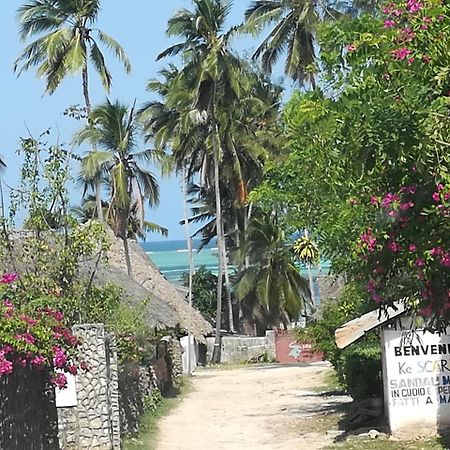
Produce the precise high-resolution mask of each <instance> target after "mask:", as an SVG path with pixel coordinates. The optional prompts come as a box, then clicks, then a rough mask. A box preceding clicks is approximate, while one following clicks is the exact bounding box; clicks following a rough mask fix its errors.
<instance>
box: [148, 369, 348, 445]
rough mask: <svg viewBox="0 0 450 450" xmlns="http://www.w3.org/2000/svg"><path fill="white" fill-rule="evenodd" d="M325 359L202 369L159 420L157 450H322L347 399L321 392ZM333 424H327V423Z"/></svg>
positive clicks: (329, 441)
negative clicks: (176, 404)
mask: <svg viewBox="0 0 450 450" xmlns="http://www.w3.org/2000/svg"><path fill="white" fill-rule="evenodd" d="M329 374H330V368H329V365H328V364H327V363H317V364H311V365H308V366H284V365H264V366H249V367H243V368H230V369H219V370H202V371H199V372H198V373H197V374H196V375H195V376H194V377H193V389H192V392H191V393H190V394H189V395H188V396H187V397H186V398H185V399H184V401H183V402H182V403H181V404H180V405H179V407H178V408H177V409H175V410H174V411H173V412H172V414H170V415H169V416H167V417H165V418H164V419H162V421H161V423H160V427H159V444H158V447H157V449H158V450H179V449H180V450H181V449H182V450H194V449H195V450H206V449H208V450H210V449H212V448H214V449H216V450H239V449H245V448H251V449H255V450H259V449H261V450H262V449H270V450H276V449H286V448H307V449H321V448H324V447H326V446H327V445H330V444H332V442H333V437H334V436H333V434H332V433H327V431H328V429H329V428H330V421H331V422H333V423H335V422H336V420H335V419H336V414H338V411H339V410H340V409H341V407H342V405H343V404H344V403H346V402H348V401H350V399H349V398H348V397H345V396H332V397H328V396H323V395H320V393H319V391H320V388H321V387H322V386H324V385H325V384H326V382H327V378H328V377H329ZM331 427H332V425H331Z"/></svg>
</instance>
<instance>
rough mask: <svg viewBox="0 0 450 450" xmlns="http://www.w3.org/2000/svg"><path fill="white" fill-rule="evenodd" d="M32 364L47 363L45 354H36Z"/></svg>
mask: <svg viewBox="0 0 450 450" xmlns="http://www.w3.org/2000/svg"><path fill="white" fill-rule="evenodd" d="M31 364H32V365H33V366H37V367H42V366H43V365H44V364H45V358H44V357H43V356H41V355H39V356H35V357H34V358H33V359H32V361H31Z"/></svg>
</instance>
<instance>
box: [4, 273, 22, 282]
mask: <svg viewBox="0 0 450 450" xmlns="http://www.w3.org/2000/svg"><path fill="white" fill-rule="evenodd" d="M18 278H19V276H18V275H17V273H5V274H3V276H2V277H1V278H0V284H12V283H14V281H16V280H17V279H18Z"/></svg>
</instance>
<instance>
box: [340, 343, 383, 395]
mask: <svg viewBox="0 0 450 450" xmlns="http://www.w3.org/2000/svg"><path fill="white" fill-rule="evenodd" d="M341 364H342V375H343V379H344V384H345V386H346V388H347V391H348V393H349V394H350V395H351V396H352V397H353V399H354V400H362V399H365V398H369V397H381V398H382V397H383V379H382V368H381V348H380V343H379V342H368V343H367V342H364V343H356V344H353V345H351V346H350V347H349V348H348V349H346V350H344V352H343V354H342V363H341Z"/></svg>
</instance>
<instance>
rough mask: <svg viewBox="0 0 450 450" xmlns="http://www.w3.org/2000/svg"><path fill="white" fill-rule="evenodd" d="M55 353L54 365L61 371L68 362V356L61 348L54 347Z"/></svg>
mask: <svg viewBox="0 0 450 450" xmlns="http://www.w3.org/2000/svg"><path fill="white" fill-rule="evenodd" d="M54 352H55V356H54V357H53V364H54V365H55V367H58V369H61V368H62V367H64V365H65V364H66V362H67V355H66V354H65V353H64V351H63V350H62V349H61V347H54Z"/></svg>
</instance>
